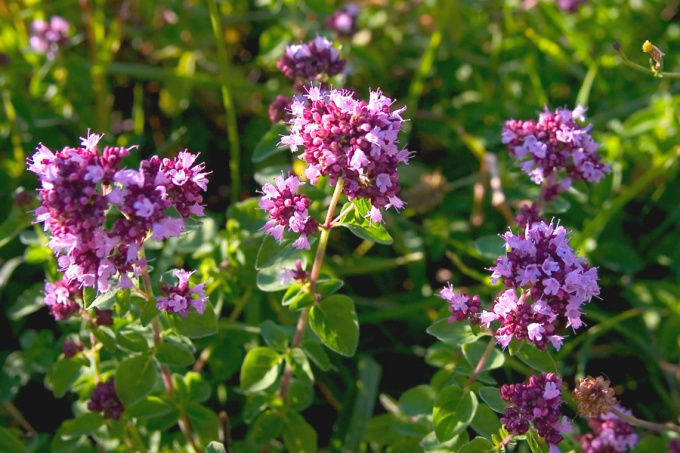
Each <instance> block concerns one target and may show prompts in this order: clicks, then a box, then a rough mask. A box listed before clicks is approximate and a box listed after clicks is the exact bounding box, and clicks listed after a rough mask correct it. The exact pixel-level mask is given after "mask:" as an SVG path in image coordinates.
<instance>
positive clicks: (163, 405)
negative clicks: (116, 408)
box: [125, 396, 173, 419]
mask: <svg viewBox="0 0 680 453" xmlns="http://www.w3.org/2000/svg"><path fill="white" fill-rule="evenodd" d="M172 410H173V407H172V406H170V405H169V404H168V403H167V402H166V401H165V400H163V399H161V398H159V397H157V396H147V397H146V398H144V399H143V400H141V401H138V402H136V403H135V404H133V405H132V406H130V407H126V408H125V414H126V415H127V416H128V417H132V418H139V419H147V418H151V417H160V416H162V415H165V414H169V413H170V412H172Z"/></svg>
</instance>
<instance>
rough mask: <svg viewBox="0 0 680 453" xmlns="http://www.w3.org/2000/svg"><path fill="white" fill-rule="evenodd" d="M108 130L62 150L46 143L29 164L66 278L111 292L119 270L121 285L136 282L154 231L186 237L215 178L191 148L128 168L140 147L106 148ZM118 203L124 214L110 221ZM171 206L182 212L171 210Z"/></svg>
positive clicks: (40, 215) (39, 215)
mask: <svg viewBox="0 0 680 453" xmlns="http://www.w3.org/2000/svg"><path fill="white" fill-rule="evenodd" d="M101 137H102V136H101V135H96V134H90V135H88V137H87V138H84V139H82V144H81V146H80V147H77V148H70V147H65V148H64V149H63V150H61V151H57V152H56V153H53V152H52V151H50V150H49V149H48V148H46V147H45V146H43V145H42V144H40V145H38V148H37V150H36V153H35V154H34V155H33V157H32V158H31V159H29V161H28V169H29V170H30V171H32V172H34V173H35V174H37V175H38V178H39V180H40V183H41V187H40V189H39V191H40V198H41V205H40V207H39V208H38V209H37V210H36V212H35V215H36V220H37V221H38V222H44V224H45V229H46V230H49V231H50V232H51V233H52V235H51V238H50V241H49V243H48V245H49V246H50V248H51V249H52V250H53V251H54V252H55V254H57V255H58V263H59V267H60V270H61V271H62V272H64V277H65V280H66V281H68V282H77V283H78V285H79V286H89V287H96V288H97V289H98V290H99V291H100V292H104V291H106V290H107V288H108V287H109V285H110V284H111V282H112V279H113V278H114V277H115V276H116V275H119V276H120V285H121V287H130V286H131V285H132V281H131V280H130V276H129V275H128V274H129V273H136V272H138V270H139V267H140V266H145V265H146V263H145V261H144V260H143V259H141V258H140V254H139V252H140V251H141V249H142V246H143V244H144V241H145V240H146V239H147V237H149V232H150V233H151V235H150V237H151V238H152V239H155V240H161V239H164V238H168V237H172V236H178V235H179V234H180V233H181V232H182V231H183V230H184V219H186V218H188V217H189V216H191V215H198V216H201V215H203V206H202V205H201V202H202V201H203V199H202V197H201V195H200V193H201V192H202V191H204V190H205V189H206V187H207V179H206V173H204V172H203V170H204V164H199V165H195V166H194V161H195V159H196V156H197V155H194V154H191V153H188V152H182V153H179V156H177V157H176V158H175V159H174V160H170V159H162V160H161V159H159V158H158V157H152V158H151V159H149V160H144V161H142V162H141V164H140V167H139V170H132V169H121V168H120V163H121V160H122V159H123V157H125V156H127V155H128V154H129V152H130V149H132V148H117V147H105V148H104V150H103V152H102V153H101V154H99V152H98V142H99V140H100V139H101ZM112 207H114V208H115V209H114V210H113V211H118V212H119V213H120V214H121V215H119V216H117V218H115V219H113V220H112V222H108V221H107V220H108V219H107V212H109V211H110V208H112ZM171 207H172V208H175V209H177V211H179V214H180V216H181V218H173V217H170V216H168V214H167V213H166V210H167V209H168V208H171ZM46 292H47V293H48V294H49V293H51V290H50V289H48V291H46ZM46 299H47V297H46Z"/></svg>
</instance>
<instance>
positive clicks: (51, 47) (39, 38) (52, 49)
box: [29, 16, 69, 59]
mask: <svg viewBox="0 0 680 453" xmlns="http://www.w3.org/2000/svg"><path fill="white" fill-rule="evenodd" d="M68 30H69V23H68V22H67V21H66V19H64V18H63V17H59V16H52V17H51V18H50V21H49V22H46V21H44V20H42V19H36V20H34V21H33V23H32V24H31V37H30V39H29V43H30V44H31V47H32V48H33V50H35V51H36V52H38V53H42V54H45V55H46V56H47V58H49V59H54V57H56V55H57V52H58V51H59V47H61V46H62V45H64V44H65V43H66V41H67V39H68Z"/></svg>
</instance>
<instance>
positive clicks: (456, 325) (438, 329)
mask: <svg viewBox="0 0 680 453" xmlns="http://www.w3.org/2000/svg"><path fill="white" fill-rule="evenodd" d="M427 333H429V334H430V335H432V336H434V337H436V338H437V339H439V340H440V341H443V342H444V343H446V344H448V345H451V346H453V347H456V348H459V347H461V346H462V345H464V344H468V343H473V342H475V341H477V340H478V339H479V336H477V335H475V334H474V333H472V328H471V327H470V325H469V324H468V323H463V322H449V320H448V319H446V318H444V319H440V320H438V321H435V323H434V324H432V325H431V326H430V327H428V328H427Z"/></svg>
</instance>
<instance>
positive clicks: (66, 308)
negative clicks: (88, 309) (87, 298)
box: [44, 280, 83, 321]
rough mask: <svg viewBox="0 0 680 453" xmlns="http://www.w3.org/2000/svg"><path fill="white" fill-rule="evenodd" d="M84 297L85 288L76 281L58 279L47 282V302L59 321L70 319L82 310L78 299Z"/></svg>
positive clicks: (45, 298)
mask: <svg viewBox="0 0 680 453" xmlns="http://www.w3.org/2000/svg"><path fill="white" fill-rule="evenodd" d="M82 298H83V289H82V288H81V287H80V285H79V284H78V282H76V281H70V282H69V281H67V280H57V281H56V282H54V283H51V282H46V283H45V297H44V300H45V304H46V305H47V307H48V308H49V310H50V313H51V314H52V316H54V319H56V320H57V321H59V320H62V319H68V318H70V317H71V316H73V315H75V314H76V313H78V312H79V311H80V305H79V304H78V302H76V299H81V300H82Z"/></svg>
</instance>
